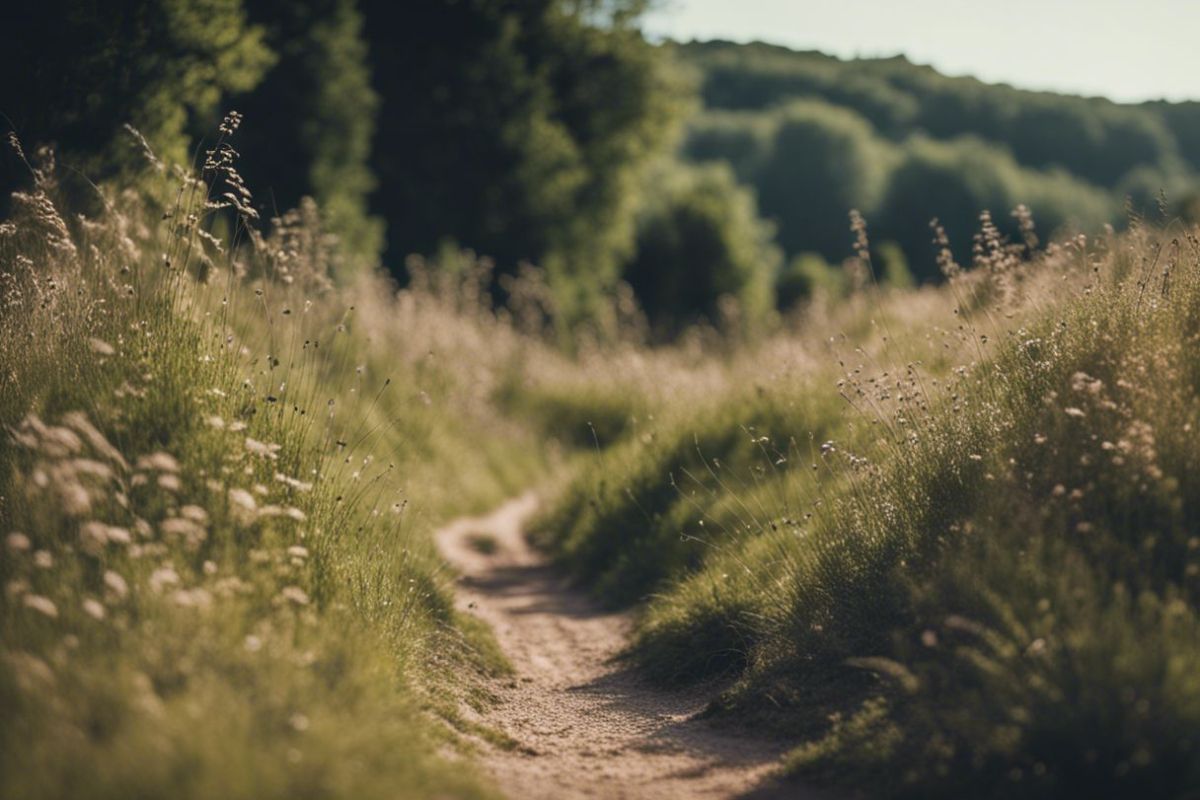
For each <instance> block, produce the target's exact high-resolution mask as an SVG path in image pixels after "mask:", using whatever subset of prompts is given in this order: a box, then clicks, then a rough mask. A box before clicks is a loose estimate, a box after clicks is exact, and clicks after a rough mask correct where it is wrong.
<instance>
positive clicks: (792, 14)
mask: <svg viewBox="0 0 1200 800" xmlns="http://www.w3.org/2000/svg"><path fill="white" fill-rule="evenodd" d="M658 3H659V8H658V9H656V10H655V11H653V12H651V14H650V15H649V16H648V17H647V19H646V26H645V27H646V31H647V33H649V34H651V35H652V36H659V37H670V38H672V39H678V40H681V41H687V40H690V39H714V38H720V39H731V40H734V41H753V40H756V39H757V40H761V41H766V42H773V43H776V44H783V45H787V46H789V47H794V48H797V49H810V50H822V51H824V52H827V53H831V54H834V55H838V56H841V57H843V58H847V57H853V56H856V55H862V56H879V55H895V54H896V53H903V54H904V55H906V56H908V58H909V59H910V60H912V61H915V62H917V63H921V64H932V65H933V66H934V67H936V68H937V69H938V70H940V71H941V72H944V73H947V74H949V75H974V76H975V77H978V78H980V79H982V80H985V81H988V82H989V83H999V82H1004V83H1010V84H1013V85H1014V86H1019V87H1022V88H1029V89H1048V90H1053V91H1060V92H1069V93H1071V94H1086V95H1102V96H1105V97H1111V98H1112V99H1114V100H1120V101H1138V100H1148V99H1156V98H1166V99H1169V100H1200V0H991V2H979V1H978V0H958V2H953V1H952V0H890V1H889V0H658Z"/></svg>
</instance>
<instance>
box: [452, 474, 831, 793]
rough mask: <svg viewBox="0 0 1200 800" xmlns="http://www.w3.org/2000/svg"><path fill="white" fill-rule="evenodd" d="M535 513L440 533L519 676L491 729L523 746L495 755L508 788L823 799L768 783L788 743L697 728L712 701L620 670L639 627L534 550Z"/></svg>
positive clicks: (703, 725) (463, 591) (519, 510)
mask: <svg viewBox="0 0 1200 800" xmlns="http://www.w3.org/2000/svg"><path fill="white" fill-rule="evenodd" d="M536 507H537V498H536V496H535V495H533V494H526V495H524V496H522V497H519V498H517V499H515V500H511V501H509V502H508V503H506V504H504V505H503V506H501V507H500V508H499V509H497V510H496V511H494V512H493V513H491V514H488V515H486V516H483V517H476V518H464V519H460V520H457V521H455V522H453V523H451V524H449V525H448V526H446V527H445V528H443V529H442V530H441V531H439V532H438V533H437V534H436V541H437V544H438V547H439V549H440V550H441V552H442V555H443V556H444V557H445V559H446V560H447V561H448V562H449V563H450V564H451V565H452V566H453V567H454V568H455V569H456V570H458V572H459V575H460V577H459V588H458V592H457V599H456V604H457V606H458V608H459V610H461V611H463V612H464V613H467V614H471V615H474V616H476V617H478V618H479V619H481V620H483V621H484V622H486V623H487V624H488V625H489V626H491V628H492V630H493V631H494V632H495V635H496V639H497V640H498V642H499V644H500V647H501V649H502V650H503V651H504V653H505V655H506V656H507V657H508V659H509V661H510V662H511V664H512V666H513V668H514V669H515V675H514V676H513V677H511V678H507V679H504V680H502V681H499V682H497V685H496V686H495V687H494V690H495V693H496V694H497V696H498V698H499V702H497V703H495V704H494V705H493V706H491V707H489V708H488V709H486V710H485V711H484V712H483V714H482V716H481V718H480V720H479V721H481V722H482V723H484V724H485V725H488V726H490V727H492V728H494V729H498V730H500V731H502V732H503V733H505V734H506V735H508V736H509V737H511V738H512V739H513V740H515V741H516V743H517V746H516V747H510V748H503V747H497V746H491V745H486V744H485V745H483V746H482V747H483V753H482V758H481V760H482V765H483V767H484V769H485V770H486V771H487V772H488V773H489V774H490V775H491V776H492V778H493V779H494V780H495V781H496V783H497V784H498V785H499V787H500V789H501V790H503V791H504V792H505V793H506V794H507V795H508V796H509V797H511V798H513V800H539V799H540V798H545V800H571V799H572V798H583V797H596V798H647V800H655V799H656V798H727V797H741V796H744V795H746V794H752V796H753V797H755V798H766V797H793V798H801V797H809V798H813V797H815V795H812V794H809V793H807V792H804V791H803V790H801V789H799V788H798V787H796V786H794V785H793V786H789V787H786V789H785V788H784V787H774V788H772V787H771V786H770V785H769V784H765V783H764V779H765V778H767V777H768V776H769V774H770V773H771V772H772V770H773V768H774V767H775V766H776V765H777V764H778V763H779V757H780V756H781V755H782V752H783V750H784V749H785V746H784V745H782V744H780V743H779V742H772V741H770V740H761V739H757V738H753V737H748V736H746V735H745V734H744V733H735V732H728V731H721V730H718V729H716V728H714V727H712V726H711V725H709V724H708V723H707V722H705V721H704V720H699V719H696V718H695V716H696V714H697V713H698V712H700V711H701V710H702V709H703V708H704V705H705V702H706V700H707V697H706V696H705V695H704V694H703V693H702V692H699V691H695V690H691V691H688V690H680V691H663V690H660V689H657V688H655V687H652V686H650V685H648V684H647V683H645V682H644V681H642V680H641V679H639V678H638V677H637V676H636V675H634V674H632V673H631V672H630V671H629V670H628V669H626V668H624V667H622V666H620V665H618V664H614V663H613V661H612V659H613V657H614V656H615V655H616V654H617V653H618V652H619V651H620V649H621V648H622V647H623V645H624V644H625V642H626V637H627V636H628V634H629V631H630V627H631V623H630V619H629V615H628V614H621V613H612V612H607V611H604V610H602V609H601V608H600V607H599V606H598V605H597V604H596V603H595V602H594V601H592V600H591V599H590V598H589V597H588V596H587V595H585V594H584V593H582V592H580V591H578V590H576V589H573V588H571V587H570V586H569V585H568V584H567V583H566V582H565V580H564V579H563V577H562V576H561V575H560V574H559V573H558V572H557V571H556V570H554V569H553V568H552V567H551V566H550V565H549V564H548V563H547V562H546V559H545V558H544V557H543V556H542V555H541V554H540V553H538V552H537V551H536V550H534V549H533V548H531V547H530V546H529V544H528V543H527V542H526V540H525V536H524V530H523V526H524V523H525V522H526V520H527V519H528V518H529V516H530V515H531V514H532V513H533V511H534V510H535V509H536ZM487 542H490V543H491V545H492V547H494V549H493V550H492V551H491V552H485V551H486V550H488V549H489V547H488V545H487V544H486V543H487ZM481 543H483V544H481Z"/></svg>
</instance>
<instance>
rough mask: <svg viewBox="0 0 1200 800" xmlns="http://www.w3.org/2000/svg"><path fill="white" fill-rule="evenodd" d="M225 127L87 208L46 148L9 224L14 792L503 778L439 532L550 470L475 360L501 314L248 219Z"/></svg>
mask: <svg viewBox="0 0 1200 800" xmlns="http://www.w3.org/2000/svg"><path fill="white" fill-rule="evenodd" d="M236 125H237V119H236V117H234V118H231V119H228V120H226V123H225V124H224V125H223V126H222V130H221V136H220V138H219V140H218V142H217V143H216V144H215V145H214V147H213V148H212V149H211V150H210V151H209V152H208V153H207V158H206V160H205V163H204V167H203V170H202V173H201V174H200V175H198V176H192V175H189V174H187V173H186V172H184V171H182V170H178V169H177V168H169V167H163V166H162V165H161V164H159V163H158V162H157V160H153V161H152V162H151V163H152V165H153V166H154V167H156V168H157V169H156V170H155V171H153V174H152V176H151V178H150V179H149V181H148V184H147V185H150V186H152V187H155V189H152V190H147V191H145V192H133V191H127V192H118V191H117V190H114V189H111V188H108V187H101V188H99V189H97V198H98V202H97V203H96V206H97V208H99V209H101V210H100V213H98V214H96V215H93V216H90V217H85V216H83V215H71V214H68V213H67V212H66V211H65V210H64V209H65V207H66V206H65V205H64V204H63V203H62V202H61V201H59V199H58V198H57V187H56V182H55V171H54V167H53V164H52V163H51V156H50V154H49V153H42V154H40V155H39V156H38V157H36V158H34V157H31V158H30V167H31V171H32V175H33V185H32V188H31V189H30V190H29V191H28V192H26V193H23V194H20V195H18V196H17V197H16V198H15V201H14V206H15V209H16V213H15V214H14V216H13V218H12V219H11V220H10V221H8V222H6V223H4V224H3V226H2V228H0V302H2V303H3V308H4V311H3V313H2V314H0V422H2V423H3V426H4V432H3V435H2V440H3V444H2V445H0V533H2V534H3V536H4V543H3V547H4V557H3V559H0V582H2V583H3V586H4V592H3V596H2V597H0V642H2V644H0V655H2V658H0V708H2V709H3V714H2V722H0V741H2V746H0V753H2V755H0V761H2V766H0V787H2V788H0V794H3V795H4V796H11V797H64V796H83V795H86V796H91V797H121V798H127V797H137V796H163V795H168V794H170V795H172V796H194V797H216V796H221V797H253V798H260V797H297V796H305V797H334V796H337V797H376V796H378V797H397V796H400V797H427V796H431V795H435V794H441V795H453V796H464V797H477V796H478V797H482V796H489V795H490V792H489V790H488V789H486V787H485V785H484V784H483V783H482V782H481V781H480V780H479V779H478V778H477V777H476V775H475V774H474V772H473V771H472V770H471V769H470V768H464V767H463V766H462V765H461V764H457V763H452V762H451V761H447V757H448V756H447V754H453V753H456V752H457V753H464V752H466V751H467V750H469V749H470V745H469V743H468V742H467V740H466V739H464V738H463V736H462V734H463V733H471V732H472V731H471V730H470V729H469V728H470V726H469V725H468V724H467V723H465V722H462V721H461V719H460V718H459V715H458V711H457V709H458V705H459V703H460V702H478V698H477V697H475V695H476V694H477V691H478V690H477V689H476V688H475V687H474V685H473V681H474V680H476V679H477V678H478V677H479V675H481V674H484V673H487V672H494V671H497V670H502V669H503V668H504V667H503V664H502V663H501V661H500V660H499V659H498V658H497V657H496V656H495V655H493V649H492V647H491V646H490V645H489V644H488V639H487V636H486V634H485V633H483V632H481V631H478V630H474V629H473V628H471V626H465V627H464V625H465V623H462V621H461V620H459V619H458V618H457V617H456V615H455V613H454V612H453V610H452V605H451V598H450V590H449V588H448V575H447V574H446V571H445V569H444V568H443V566H442V565H441V562H440V560H439V559H438V558H437V557H436V555H435V554H434V553H433V552H432V547H431V544H430V543H429V541H428V537H427V532H428V529H429V528H430V526H431V525H433V524H434V523H436V522H437V521H438V520H440V519H443V518H445V517H446V516H447V515H448V514H451V513H456V512H460V511H463V510H468V509H472V508H475V509H479V508H483V507H485V506H487V505H489V504H491V503H494V502H497V501H498V500H499V499H501V498H503V497H504V496H506V495H507V494H509V493H511V492H512V491H514V490H515V489H516V487H517V486H518V485H520V484H521V483H523V482H525V481H526V480H528V477H529V476H530V475H532V474H535V473H536V472H537V470H538V469H539V468H540V467H539V462H538V456H537V451H536V450H532V449H530V448H527V447H521V448H518V447H515V446H514V445H515V443H516V442H518V441H520V440H521V437H522V436H523V433H522V431H521V429H519V428H517V427H516V426H509V427H507V428H502V429H501V430H495V429H494V428H493V427H491V425H490V416H491V415H489V413H488V411H487V408H486V405H485V404H486V402H487V398H488V397H489V396H490V392H489V391H488V390H486V389H484V390H483V392H482V394H481V393H480V390H479V389H478V387H479V385H481V384H483V385H486V384H487V383H488V382H489V381H491V382H498V381H499V380H501V375H500V371H499V368H498V369H497V370H496V373H495V375H494V376H491V377H488V376H487V375H485V376H483V377H482V378H481V375H480V373H481V367H480V366H479V362H475V361H473V362H471V363H470V364H466V363H463V362H460V361H459V360H458V357H459V356H461V355H462V354H463V353H464V352H467V351H470V352H471V353H472V354H473V355H474V357H475V358H478V356H479V354H480V353H481V352H487V353H489V354H491V355H493V356H494V357H495V359H496V362H498V363H503V362H504V361H505V356H504V354H505V353H506V352H507V351H508V350H510V349H512V348H513V347H514V344H513V342H514V338H513V337H514V334H511V333H510V331H511V328H510V327H509V326H507V325H506V324H504V323H502V322H501V321H500V320H497V319H496V318H495V317H494V315H490V316H489V315H487V314H484V313H482V312H480V313H476V314H474V315H472V316H469V317H468V316H465V315H463V314H460V313H458V312H457V311H456V310H453V309H451V308H450V307H449V306H448V305H447V303H446V302H445V301H444V300H443V299H442V298H439V297H435V296H434V295H433V294H432V293H429V292H421V291H410V292H406V293H402V294H400V295H398V296H397V295H396V293H395V290H394V288H393V287H389V286H388V285H387V284H386V283H384V282H382V281H381V280H380V279H376V278H365V279H363V280H362V281H361V283H359V284H357V285H354V286H348V287H343V288H336V287H335V286H334V284H333V282H332V280H331V277H332V276H331V273H332V271H333V267H334V265H335V263H336V258H337V257H338V256H337V253H338V250H337V248H336V246H335V245H334V244H333V243H332V242H331V241H330V240H329V237H328V236H327V235H326V234H324V233H323V232H322V230H321V229H320V226H319V222H318V220H317V215H316V212H315V210H314V209H313V208H312V207H311V206H309V207H305V208H304V209H302V210H301V211H298V212H296V213H294V214H291V215H289V216H288V217H287V218H285V219H282V220H278V221H276V223H275V224H274V225H273V226H272V227H271V230H270V232H269V233H266V234H263V233H259V232H258V231H257V227H258V224H257V222H258V221H257V220H256V219H254V217H255V215H254V213H253V211H252V209H251V208H250V202H249V193H248V190H246V189H245V187H244V186H243V185H242V183H241V181H240V178H239V176H238V174H237V171H236V166H235V165H234V163H233V152H232V150H231V148H230V147H229V145H228V139H229V137H230V136H231V135H232V134H233V131H234V129H236ZM148 155H149V157H150V158H151V159H153V154H148ZM485 426H486V427H487V431H488V435H487V436H482V435H480V432H481V431H482V430H484V428H485ZM439 717H440V718H441V721H439Z"/></svg>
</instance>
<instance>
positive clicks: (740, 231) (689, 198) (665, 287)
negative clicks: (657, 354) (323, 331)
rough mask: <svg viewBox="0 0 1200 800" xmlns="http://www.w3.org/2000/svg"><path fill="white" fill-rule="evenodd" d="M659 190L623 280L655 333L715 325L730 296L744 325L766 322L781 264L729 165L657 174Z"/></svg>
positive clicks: (749, 197)
mask: <svg viewBox="0 0 1200 800" xmlns="http://www.w3.org/2000/svg"><path fill="white" fill-rule="evenodd" d="M654 186H655V190H654V195H653V197H652V198H651V199H650V201H649V202H648V203H647V204H646V207H645V208H644V209H643V211H642V213H641V215H640V217H639V220H638V226H637V246H636V251H635V253H636V254H635V255H634V257H633V258H632V259H631V260H630V261H629V263H627V264H626V265H625V270H624V277H625V280H626V281H628V282H629V284H630V286H632V287H633V291H634V294H635V295H636V296H637V298H638V300H639V301H640V303H641V305H642V307H643V309H644V310H645V311H646V315H647V316H648V317H649V319H650V323H651V325H652V327H653V328H654V329H655V331H656V333H657V334H658V335H660V336H662V337H669V336H671V335H673V334H676V333H678V332H679V331H680V330H681V329H682V328H684V327H685V326H687V325H689V324H691V323H695V322H698V321H700V320H708V321H710V322H716V321H717V319H718V316H719V310H720V304H721V301H722V298H725V297H729V298H733V299H735V300H737V301H738V305H739V310H740V316H741V319H742V320H743V321H744V322H745V323H746V325H747V326H749V327H754V326H756V325H757V324H758V323H761V322H762V320H763V319H764V317H765V316H766V315H767V314H768V313H769V312H770V311H771V308H772V306H773V304H774V289H773V286H774V282H775V277H776V275H777V273H778V272H779V267H780V263H781V262H782V260H783V259H782V255H781V253H780V251H779V248H778V247H776V246H775V245H774V244H773V243H772V242H771V235H772V232H773V231H772V227H771V225H770V224H769V223H767V222H765V221H763V220H762V219H760V218H759V216H758V213H757V209H756V208H755V202H754V195H753V194H752V193H751V192H750V191H749V190H747V189H745V188H743V187H740V186H738V185H737V183H736V182H735V181H734V178H733V173H732V172H731V171H730V169H729V167H728V166H727V165H724V164H715V165H710V166H704V167H686V166H683V165H673V166H672V167H671V168H669V169H664V170H662V172H661V174H656V175H655V176H654Z"/></svg>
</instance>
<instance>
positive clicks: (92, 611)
mask: <svg viewBox="0 0 1200 800" xmlns="http://www.w3.org/2000/svg"><path fill="white" fill-rule="evenodd" d="M83 613H85V614H87V615H88V616H89V617H93V618H95V619H104V615H105V614H106V613H107V612H106V611H105V608H104V604H103V603H101V602H100V601H99V600H93V599H92V598H90V597H88V598H86V599H85V600H84V601H83Z"/></svg>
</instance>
